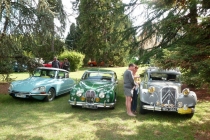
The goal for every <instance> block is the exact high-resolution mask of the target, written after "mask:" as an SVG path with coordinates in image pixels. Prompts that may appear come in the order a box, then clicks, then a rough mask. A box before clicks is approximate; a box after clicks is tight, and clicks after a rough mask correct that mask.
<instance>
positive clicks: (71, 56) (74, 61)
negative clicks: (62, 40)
mask: <svg viewBox="0 0 210 140" xmlns="http://www.w3.org/2000/svg"><path fill="white" fill-rule="evenodd" d="M64 58H67V60H68V61H69V62H70V71H77V70H78V69H79V68H81V67H82V66H83V59H84V58H85V55H84V54H82V53H80V52H76V51H68V50H65V51H64V52H63V53H61V54H60V56H59V59H60V60H61V61H62V60H64Z"/></svg>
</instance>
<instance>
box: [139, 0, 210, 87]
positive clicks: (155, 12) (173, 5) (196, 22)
mask: <svg viewBox="0 0 210 140" xmlns="http://www.w3.org/2000/svg"><path fill="white" fill-rule="evenodd" d="M142 4H145V5H147V12H148V13H147V17H145V18H146V21H145V22H144V24H143V25H142V26H141V29H142V32H141V34H140V40H139V43H140V48H141V49H140V51H139V55H140V56H141V61H143V60H146V59H149V58H152V59H153V60H155V64H156V65H157V66H160V67H163V68H174V67H180V68H181V70H182V71H183V72H185V73H187V74H188V76H191V77H193V76H195V75H196V77H197V79H196V80H199V82H200V83H205V82H208V83H209V82H210V78H209V76H207V75H208V74H209V72H210V69H209V65H210V59H209V58H210V24H209V23H210V22H209V21H210V1H208V0H203V1H199V0H190V1H187V0H182V1H175V0H158V1H150V0H148V1H147V0H146V1H142ZM148 42H150V44H149V45H150V46H151V47H149V46H148ZM193 81H194V80H193ZM193 81H192V82H193Z"/></svg>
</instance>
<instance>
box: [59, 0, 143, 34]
mask: <svg viewBox="0 0 210 140" xmlns="http://www.w3.org/2000/svg"><path fill="white" fill-rule="evenodd" d="M122 1H123V3H129V2H130V1H132V0H122ZM62 2H63V5H64V10H65V11H66V12H67V15H68V21H67V26H66V30H65V33H64V38H66V36H67V34H68V32H69V28H70V25H71V24H72V23H76V20H75V18H76V17H77V15H75V14H74V13H73V10H71V7H72V4H71V2H70V0H62ZM143 9H144V8H143V7H142V6H136V7H135V9H134V11H133V12H132V13H131V17H130V18H131V19H132V21H133V25H134V26H136V25H140V24H141V22H142V21H143V20H144V19H143V17H142V16H140V15H139V13H140V12H142V10H143Z"/></svg>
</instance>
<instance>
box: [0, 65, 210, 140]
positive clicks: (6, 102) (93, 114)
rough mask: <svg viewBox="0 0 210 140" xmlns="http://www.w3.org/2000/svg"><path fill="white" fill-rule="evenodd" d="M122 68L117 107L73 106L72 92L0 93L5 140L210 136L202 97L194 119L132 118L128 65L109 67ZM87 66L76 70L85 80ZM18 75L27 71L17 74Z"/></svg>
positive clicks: (0, 129)
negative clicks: (50, 97)
mask: <svg viewBox="0 0 210 140" xmlns="http://www.w3.org/2000/svg"><path fill="white" fill-rule="evenodd" d="M109 69H112V70H114V71H116V72H117V75H118V79H119V87H120V92H119V93H118V94H117V105H116V107H115V109H114V110H110V109H98V110H90V109H82V108H80V107H76V108H72V107H71V106H70V105H69V104H68V99H69V95H68V94H66V95H63V96H60V97H57V98H56V99H55V100H54V101H52V102H43V101H38V100H26V99H13V98H12V97H10V96H9V95H8V94H0V140H29V139H35V140H45V139H55V140H65V139H66V140H71V139H72V140H82V139H84V140H119V139H123V140H159V139H160V140H172V139H173V140H194V139H196V140H207V139H210V112H209V106H210V102H208V101H200V102H198V104H197V106H196V113H195V115H194V116H193V118H192V119H188V118H187V117H186V116H183V115H179V114H177V113H168V112H152V111H151V112H149V113H147V114H146V115H140V114H137V116H136V117H130V116H128V115H127V114H126V112H125V97H124V94H123V88H122V87H123V84H122V74H123V72H124V71H125V69H126V68H125V67H124V68H109ZM83 72H84V69H83V70H81V71H78V72H71V73H70V77H72V78H73V79H80V77H81V76H82V74H83ZM12 76H14V77H17V78H16V79H24V78H27V77H28V74H26V73H19V74H14V75H12Z"/></svg>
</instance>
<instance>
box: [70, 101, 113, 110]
mask: <svg viewBox="0 0 210 140" xmlns="http://www.w3.org/2000/svg"><path fill="white" fill-rule="evenodd" d="M68 102H69V104H70V105H75V106H82V107H83V108H91V109H97V108H99V107H101V108H112V107H114V105H115V103H106V102H104V103H87V102H77V101H71V100H69V101H68Z"/></svg>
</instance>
